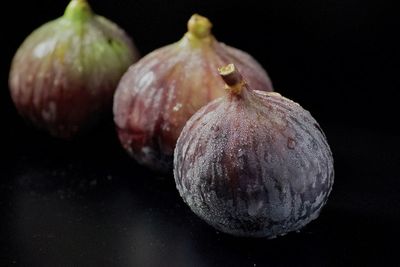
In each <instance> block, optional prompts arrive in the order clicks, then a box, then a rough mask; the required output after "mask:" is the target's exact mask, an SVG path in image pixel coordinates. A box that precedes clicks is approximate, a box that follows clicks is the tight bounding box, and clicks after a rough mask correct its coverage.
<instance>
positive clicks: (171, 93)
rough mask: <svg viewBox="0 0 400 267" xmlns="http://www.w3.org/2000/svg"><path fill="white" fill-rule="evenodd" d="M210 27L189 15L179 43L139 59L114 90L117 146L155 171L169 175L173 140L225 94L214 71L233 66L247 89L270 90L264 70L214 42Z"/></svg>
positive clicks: (240, 52) (251, 60)
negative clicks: (244, 78)
mask: <svg viewBox="0 0 400 267" xmlns="http://www.w3.org/2000/svg"><path fill="white" fill-rule="evenodd" d="M211 26H212V25H211V23H210V22H209V20H208V19H207V18H205V17H202V16H200V15H197V14H195V15H193V16H192V17H191V18H190V20H189V22H188V32H187V33H186V34H185V35H184V37H183V38H182V39H181V40H180V41H178V42H176V43H174V44H171V45H168V46H165V47H162V48H159V49H157V50H155V51H153V52H152V53H150V54H148V55H147V56H145V57H144V58H142V59H141V60H140V61H139V62H137V63H136V64H135V65H133V66H132V67H130V69H129V70H128V71H127V73H126V74H125V75H124V76H123V77H122V79H121V81H120V84H119V86H118V88H117V91H116V94H115V97H114V121H115V124H116V128H117V131H118V135H119V139H120V141H121V144H122V146H123V147H124V148H125V149H126V150H127V151H128V153H129V154H130V155H131V156H133V158H135V159H136V160H137V161H138V162H139V163H141V164H143V165H145V166H147V167H149V168H151V169H152V170H154V171H156V172H159V173H172V168H173V152H174V148H175V144H176V140H177V139H178V137H179V134H180V132H181V130H182V128H183V126H184V125H185V123H186V121H187V120H188V119H189V118H190V117H191V116H192V115H193V114H194V113H195V112H196V111H197V110H198V109H199V108H201V107H202V106H204V105H205V104H207V103H208V102H210V101H211V100H213V99H216V98H218V97H220V96H222V95H223V94H224V91H223V89H222V88H223V85H224V83H223V81H222V80H221V78H220V77H219V76H218V74H216V73H215V69H217V67H218V66H221V65H224V64H227V63H229V62H234V63H236V64H237V65H238V66H240V68H241V69H242V71H243V73H244V74H246V75H247V76H248V77H249V78H250V79H249V80H250V84H251V86H252V87H254V88H256V89H259V90H267V91H272V90H273V89H272V84H271V81H270V79H269V77H268V75H267V73H266V72H265V71H264V70H263V68H262V67H261V66H260V65H259V64H258V63H257V62H256V61H255V60H254V59H253V58H252V57H251V56H250V55H249V54H247V53H245V52H243V51H240V50H238V49H235V48H233V47H230V46H227V45H225V44H223V43H220V42H218V41H217V40H216V39H215V38H214V36H213V35H212V34H211ZM211 89H212V90H211Z"/></svg>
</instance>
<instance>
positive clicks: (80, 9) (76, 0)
mask: <svg viewBox="0 0 400 267" xmlns="http://www.w3.org/2000/svg"><path fill="white" fill-rule="evenodd" d="M92 14H93V12H92V9H91V8H90V5H89V3H88V2H87V1H86V0H71V2H69V4H68V6H67V8H66V9H65V12H64V17H65V18H68V19H70V20H72V21H83V20H86V19H88V18H90V17H91V16H92Z"/></svg>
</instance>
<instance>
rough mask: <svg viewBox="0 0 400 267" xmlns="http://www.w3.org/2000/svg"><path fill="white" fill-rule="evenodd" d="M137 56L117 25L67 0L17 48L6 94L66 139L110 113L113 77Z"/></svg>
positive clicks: (81, 1) (77, 0)
mask: <svg viewBox="0 0 400 267" xmlns="http://www.w3.org/2000/svg"><path fill="white" fill-rule="evenodd" d="M138 58H139V54H138V52H137V50H136V48H135V47H134V44H133V43H132V41H131V39H130V38H129V37H128V36H127V34H126V33H125V32H124V31H123V30H122V29H120V28H119V27H118V26H117V25H116V24H114V23H113V22H111V21H109V20H108V19H106V18H104V17H102V16H99V15H96V14H95V13H94V12H93V11H92V9H91V7H90V6H89V4H88V2H87V1H86V0H72V1H70V3H69V4H68V6H67V7H66V9H65V12H64V15H63V16H61V17H60V18H57V19H55V20H53V21H50V22H48V23H45V24H44V25H42V26H40V27H39V28H38V29H36V30H35V31H33V32H32V33H31V34H30V35H29V36H28V37H27V38H26V39H25V41H24V42H23V43H22V45H21V46H20V47H19V49H18V50H17V52H16V54H15V56H14V58H13V61H12V65H11V70H10V76H9V87H10V93H11V97H12V100H13V102H14V104H15V106H16V108H17V110H18V112H19V114H20V115H21V116H22V117H23V118H24V119H25V120H26V121H27V122H29V123H31V124H33V125H34V126H36V127H37V128H40V129H42V130H45V131H47V132H49V133H50V134H51V135H53V136H55V137H59V138H64V139H70V138H73V137H75V136H77V135H80V134H82V133H84V132H86V131H88V130H90V129H91V128H92V126H93V125H95V124H96V123H97V122H98V121H99V120H100V119H101V118H103V116H105V115H107V114H110V113H111V106H112V99H113V95H114V91H115V89H116V87H117V84H118V81H119V80H120V78H121V76H122V75H123V73H124V72H125V71H126V70H127V69H128V67H129V66H130V65H131V64H132V63H134V62H135V61H136V60H138Z"/></svg>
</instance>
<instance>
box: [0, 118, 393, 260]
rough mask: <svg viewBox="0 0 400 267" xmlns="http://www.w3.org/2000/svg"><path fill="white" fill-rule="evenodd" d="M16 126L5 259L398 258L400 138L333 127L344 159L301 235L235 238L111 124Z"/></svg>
mask: <svg viewBox="0 0 400 267" xmlns="http://www.w3.org/2000/svg"><path fill="white" fill-rule="evenodd" d="M18 127H19V130H27V131H28V132H29V133H30V137H29V138H24V137H23V136H21V135H15V132H14V131H11V130H10V131H9V132H8V133H7V134H8V135H10V136H9V137H10V139H9V140H11V141H10V142H12V143H9V146H6V147H9V149H8V150H7V151H6V152H7V153H5V154H3V155H6V157H5V159H3V160H2V162H3V163H5V164H4V165H3V167H2V178H1V186H0V195H1V202H0V208H1V210H2V227H1V242H2V243H4V244H3V245H2V246H1V256H0V259H1V261H0V263H1V264H0V265H2V266H3V265H4V266H9V265H16V266H293V265H294V266H339V265H350V264H356V265H364V264H372V265H374V264H382V263H387V264H389V263H391V264H392V263H394V262H393V260H394V259H395V257H394V256H396V255H395V254H394V253H395V251H396V248H395V247H392V245H390V242H391V241H394V242H395V241H396V239H397V238H398V237H399V233H400V232H399V230H398V225H399V223H400V220H399V211H400V201H399V199H400V198H399V196H398V188H399V186H400V182H399V180H398V179H397V177H398V176H396V175H395V174H394V173H392V172H391V171H393V170H394V169H396V168H397V167H398V162H399V160H400V156H399V155H398V154H397V153H395V151H396V150H398V149H400V147H399V143H398V142H397V138H396V137H395V136H390V135H385V136H382V135H381V134H380V133H379V132H375V133H373V132H366V131H362V130H354V129H353V130H349V129H343V128H338V127H333V126H329V127H326V133H327V135H328V138H329V142H330V144H331V146H332V149H333V152H334V155H335V168H336V181H335V185H334V189H333V191H332V194H331V197H330V200H329V202H328V204H327V206H326V207H325V208H324V210H323V212H322V214H321V216H320V218H319V219H318V220H316V221H314V222H312V223H311V224H309V225H308V226H307V227H306V228H304V229H303V230H302V231H301V232H299V233H291V234H288V235H287V236H284V237H281V238H278V239H274V240H265V239H247V238H236V237H231V236H228V235H225V234H223V233H218V232H216V231H215V230H214V229H213V228H211V227H209V226H208V225H206V224H205V223H203V222H202V221H201V220H200V219H198V218H197V217H196V216H195V215H194V214H192V213H191V211H190V210H189V208H188V207H187V206H186V205H185V204H184V203H183V202H182V201H181V199H180V197H179V195H178V192H177V190H176V189H175V186H174V183H173V178H172V177H159V176H156V175H154V174H152V173H151V172H149V171H148V170H146V169H144V168H142V167H140V166H138V165H136V163H135V162H134V161H132V160H131V159H130V158H129V157H128V156H127V155H126V154H125V152H124V151H122V149H121V148H120V147H119V143H118V141H117V140H116V137H115V135H114V132H113V131H112V130H111V128H108V130H99V131H98V132H97V133H96V134H93V135H92V136H91V137H90V138H89V137H85V138H81V139H79V140H76V141H74V142H62V141H57V140H53V139H49V138H48V137H47V136H45V135H42V134H40V133H35V132H34V131H32V130H31V129H29V128H27V127H25V126H22V125H18ZM18 127H17V128H18ZM14 129H15V128H14ZM11 135H13V137H14V138H12V136H11ZM15 137H18V138H15ZM387 147H391V148H392V149H390V150H389V149H384V148H387Z"/></svg>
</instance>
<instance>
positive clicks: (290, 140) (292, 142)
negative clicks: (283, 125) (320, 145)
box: [287, 137, 296, 149]
mask: <svg viewBox="0 0 400 267" xmlns="http://www.w3.org/2000/svg"><path fill="white" fill-rule="evenodd" d="M287 147H288V148H289V149H294V148H295V147H296V141H295V140H294V139H293V138H291V137H289V138H288V140H287Z"/></svg>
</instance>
